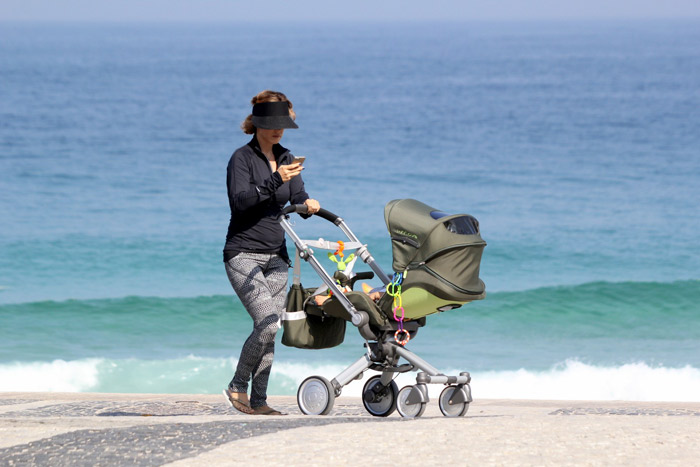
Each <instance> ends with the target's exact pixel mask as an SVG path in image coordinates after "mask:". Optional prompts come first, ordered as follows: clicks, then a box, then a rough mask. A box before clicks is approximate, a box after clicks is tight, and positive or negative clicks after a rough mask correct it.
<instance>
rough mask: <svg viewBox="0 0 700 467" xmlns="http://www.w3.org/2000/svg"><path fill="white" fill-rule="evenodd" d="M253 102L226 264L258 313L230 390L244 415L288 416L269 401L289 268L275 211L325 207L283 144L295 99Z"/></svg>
mask: <svg viewBox="0 0 700 467" xmlns="http://www.w3.org/2000/svg"><path fill="white" fill-rule="evenodd" d="M251 103H252V104H253V113H252V114H251V115H248V118H246V119H245V121H244V122H243V124H242V125H241V128H242V129H243V132H244V133H246V134H252V135H253V139H251V140H250V142H249V143H248V144H246V145H245V146H243V147H241V148H238V149H237V150H236V152H234V153H233V156H231V160H230V161H229V163H228V172H227V176H226V183H227V185H228V200H229V206H230V207H231V221H230V223H229V226H228V234H227V235H226V246H225V247H224V263H225V265H226V274H227V275H228V278H229V280H230V281H231V285H232V286H233V290H234V291H235V292H236V295H238V298H240V300H241V302H242V303H243V306H244V307H245V309H246V310H247V311H248V314H250V317H251V318H253V332H252V333H251V334H250V336H249V337H248V339H247V340H246V341H245V343H244V344H243V349H242V350H241V356H240V358H239V360H238V367H237V368H236V373H235V375H234V377H233V379H232V380H231V382H230V383H229V385H228V388H227V389H225V390H224V395H225V396H226V398H227V400H228V401H229V403H230V404H231V405H232V406H233V407H234V408H236V409H237V410H239V411H241V412H243V413H247V414H259V415H282V414H281V412H279V411H277V410H275V409H273V408H271V407H269V406H268V405H267V382H268V379H269V377H270V369H271V366H272V359H273V356H274V349H275V335H276V333H277V329H278V322H279V317H280V314H281V313H282V311H283V308H284V300H285V296H286V293H285V292H286V289H287V269H288V267H289V257H288V255H287V247H286V245H285V240H284V231H283V230H282V227H281V226H280V224H279V222H277V217H278V215H279V214H280V212H281V211H282V208H283V207H284V206H285V204H287V202H291V203H292V204H302V203H303V204H306V206H307V207H308V212H309V213H311V214H313V213H316V212H318V210H319V209H321V206H320V205H319V203H318V201H316V200H313V199H309V195H308V194H307V193H306V191H304V181H303V180H302V178H301V171H302V170H303V167H302V165H301V164H299V163H292V160H293V156H292V154H291V153H290V152H289V150H287V149H285V148H284V147H282V146H281V145H280V144H279V143H280V140H281V139H282V135H283V134H284V130H285V129H287V128H298V127H297V125H296V123H294V118H295V117H296V114H295V113H294V110H293V109H292V103H291V102H290V101H289V100H288V99H287V97H286V96H285V95H284V94H282V93H281V92H275V91H263V92H261V93H260V94H258V95H257V96H255V97H253V99H252V101H251ZM251 380H252V385H251V393H250V399H249V398H248V393H247V392H248V383H249V382H250V381H251Z"/></svg>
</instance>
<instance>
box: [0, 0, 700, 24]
mask: <svg viewBox="0 0 700 467" xmlns="http://www.w3.org/2000/svg"><path fill="white" fill-rule="evenodd" d="M688 17H694V18H698V17H700V1H698V0H636V1H635V0H479V1H475V0H432V1H431V0H350V1H344V2H335V1H332V0H271V1H259V2H254V1H252V0H247V1H240V0H197V1H194V0H2V1H0V21H3V20H4V21H262V20H275V21H284V20H287V21H338V20H352V21H356V20H370V19H371V20H379V21H387V20H399V21H414V20H459V21H465V20H551V19H636V18H688Z"/></svg>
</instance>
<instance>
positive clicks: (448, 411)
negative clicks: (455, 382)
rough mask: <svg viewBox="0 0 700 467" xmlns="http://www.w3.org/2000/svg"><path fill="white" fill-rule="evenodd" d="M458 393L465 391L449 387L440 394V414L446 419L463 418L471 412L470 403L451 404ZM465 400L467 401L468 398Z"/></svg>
mask: <svg viewBox="0 0 700 467" xmlns="http://www.w3.org/2000/svg"><path fill="white" fill-rule="evenodd" d="M457 391H463V389H461V388H459V387H457V386H447V387H446V388H445V389H443V390H442V392H441V393H440V399H439V400H438V402H439V405H440V412H442V414H443V415H444V416H445V417H462V416H464V415H466V414H467V410H469V402H453V403H452V404H450V399H452V398H453V397H454V396H455V395H456V392H457ZM464 398H465V399H466V397H464Z"/></svg>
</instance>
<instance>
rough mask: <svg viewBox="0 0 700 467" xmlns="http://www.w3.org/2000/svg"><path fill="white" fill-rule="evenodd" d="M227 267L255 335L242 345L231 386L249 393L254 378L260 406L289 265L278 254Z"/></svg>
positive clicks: (244, 257)
mask: <svg viewBox="0 0 700 467" xmlns="http://www.w3.org/2000/svg"><path fill="white" fill-rule="evenodd" d="M225 264H226V274H227V275H228V279H229V281H231V285H232V286H233V290H234V291H235V292H236V295H238V298H239V299H240V300H241V302H242V303H243V306H244V307H245V309H246V310H247V311H248V314H249V315H250V317H251V318H253V332H252V333H251V334H250V336H248V339H247V340H246V341H245V343H244V344H243V349H242V350H241V356H240V358H239V359H238V367H237V368H236V374H235V375H234V376H233V379H232V380H231V382H230V383H229V386H228V387H229V389H230V390H231V391H234V392H248V382H249V381H250V380H251V378H252V381H253V384H252V388H251V393H250V405H251V407H253V408H255V407H261V406H263V405H265V404H266V399H267V381H268V379H269V378H270V370H271V368H272V359H273V357H274V355H275V335H276V334H277V329H279V318H280V315H281V314H282V311H283V308H284V300H285V298H286V294H285V291H286V289H287V269H288V267H289V265H288V264H287V262H286V261H285V260H284V259H282V258H281V257H280V256H279V255H276V254H267V253H245V252H244V253H238V254H237V255H236V256H234V257H233V258H231V259H230V260H229V261H227V262H226V263H225Z"/></svg>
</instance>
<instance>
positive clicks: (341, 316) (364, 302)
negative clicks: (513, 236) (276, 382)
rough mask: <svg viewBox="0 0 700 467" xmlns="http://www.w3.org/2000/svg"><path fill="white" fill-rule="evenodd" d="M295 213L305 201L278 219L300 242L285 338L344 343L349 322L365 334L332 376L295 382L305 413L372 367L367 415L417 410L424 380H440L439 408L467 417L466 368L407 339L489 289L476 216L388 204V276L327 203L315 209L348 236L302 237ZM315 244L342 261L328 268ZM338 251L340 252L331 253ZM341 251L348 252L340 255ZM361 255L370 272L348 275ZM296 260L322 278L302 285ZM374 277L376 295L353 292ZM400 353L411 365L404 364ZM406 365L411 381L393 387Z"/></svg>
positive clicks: (318, 409)
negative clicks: (445, 367) (455, 371)
mask: <svg viewBox="0 0 700 467" xmlns="http://www.w3.org/2000/svg"><path fill="white" fill-rule="evenodd" d="M294 212H296V213H298V214H300V215H302V216H304V215H305V214H306V206H304V205H293V206H288V207H287V208H285V209H284V211H283V214H281V215H280V218H279V221H280V224H281V225H282V228H283V229H284V230H285V232H286V233H287V235H288V236H289V238H290V239H292V240H293V242H294V245H295V246H296V258H295V261H294V280H293V283H292V286H291V287H290V290H289V293H288V296H287V309H286V312H285V313H284V314H283V317H282V325H283V329H284V331H283V336H282V343H283V344H284V345H287V346H292V347H298V348H306V349H321V348H329V347H334V346H336V345H339V344H340V343H342V342H343V339H344V336H345V325H346V323H347V322H350V323H352V325H354V326H355V327H357V329H358V331H359V333H360V335H361V336H362V337H363V338H364V339H365V340H366V343H365V344H364V345H365V348H366V352H365V354H364V355H363V356H362V357H360V358H359V359H358V360H357V361H356V362H355V363H353V364H352V365H350V366H349V367H348V368H347V369H345V370H344V371H342V372H341V373H340V374H338V375H337V376H336V377H335V378H333V379H332V380H331V381H328V380H327V379H326V378H323V377H321V376H311V377H309V378H307V379H305V380H304V381H303V382H302V383H301V385H300V386H299V390H298V392H297V403H298V405H299V408H300V409H301V411H302V412H303V413H304V414H307V415H326V414H328V413H329V412H330V411H331V410H332V408H333V403H334V401H335V398H336V397H338V396H339V395H340V393H341V390H342V388H343V387H344V386H345V385H347V384H348V383H350V382H351V381H353V380H356V379H361V378H362V375H363V374H364V372H365V371H366V370H375V371H378V372H380V374H379V375H375V376H372V377H370V378H369V380H368V381H367V382H366V384H365V385H364V388H363V390H362V402H363V404H364V406H365V408H366V409H367V411H368V412H369V413H370V414H372V415H374V416H377V417H386V416H388V415H390V414H391V413H393V411H394V410H398V412H399V414H400V415H401V416H403V417H420V416H421V415H422V414H423V412H424V411H425V407H426V404H427V403H428V402H429V398H428V388H427V385H428V384H443V385H446V387H445V389H444V390H443V391H442V393H441V394H440V397H439V406H440V410H441V411H442V413H443V414H444V415H445V416H448V417H458V416H463V415H465V414H466V413H467V410H468V408H469V403H470V402H471V401H472V397H471V388H470V386H469V383H470V381H471V377H470V376H469V373H468V372H462V373H460V374H459V375H458V376H448V375H444V374H442V373H440V372H439V371H438V370H437V369H436V368H435V367H433V366H432V365H430V364H429V363H428V362H426V361H425V360H423V359H422V358H420V357H419V356H417V355H415V354H414V353H412V352H411V351H409V350H408V349H406V347H405V344H406V343H407V342H408V341H409V340H410V339H413V338H414V337H415V336H416V334H417V332H418V329H419V328H421V327H422V326H424V325H425V324H426V316H427V315H430V314H432V313H437V312H442V311H448V310H452V309H455V308H459V307H461V306H462V305H464V304H465V303H467V302H470V301H473V300H480V299H483V298H484V297H485V296H486V293H485V286H484V283H483V282H482V281H481V279H479V265H480V262H481V255H482V252H483V249H484V247H485V246H486V243H485V242H484V241H483V240H482V239H481V236H480V232H479V224H478V222H477V220H476V219H475V218H474V217H472V216H470V215H467V214H457V215H449V214H446V213H444V212H442V211H439V210H437V209H434V208H432V207H430V206H427V205H425V204H423V203H421V202H419V201H416V200H413V199H401V200H394V201H391V202H389V203H388V204H387V205H386V206H385V208H384V219H385V221H386V225H387V228H388V229H389V233H390V236H391V244H392V255H393V264H392V268H393V270H394V271H395V273H394V274H392V275H387V274H386V273H385V272H384V271H383V270H382V269H381V267H380V266H379V265H378V264H377V263H376V261H375V260H374V258H373V257H372V255H371V254H370V252H369V250H368V249H367V246H366V245H364V244H362V243H361V242H360V241H359V240H358V238H357V237H356V236H355V234H353V233H352V231H351V230H350V229H349V227H348V226H347V225H346V224H345V222H344V221H343V219H341V218H340V217H338V216H337V215H335V214H333V213H331V212H329V211H326V210H324V209H321V210H320V211H319V212H317V213H316V214H315V215H316V216H319V217H321V218H323V219H325V220H327V221H329V222H331V223H333V224H334V225H336V226H337V227H338V228H340V230H341V231H342V232H343V233H344V234H345V236H346V237H347V239H348V240H347V241H345V242H343V241H337V242H333V241H327V240H323V239H321V238H320V239H318V240H302V239H301V238H299V236H298V235H297V234H296V233H295V231H294V230H293V228H292V225H291V223H290V221H289V214H291V213H294ZM315 250H328V251H329V253H328V257H329V258H331V259H333V260H334V261H335V262H337V263H338V267H337V270H336V271H335V272H334V274H333V275H330V274H328V272H326V270H325V269H324V268H323V266H321V263H320V262H319V260H318V259H317V257H316V253H315ZM330 252H335V254H333V253H330ZM339 252H340V254H341V258H340V259H338V258H336V255H337V254H338V253H339ZM343 252H345V253H350V252H351V253H350V254H349V255H348V256H347V257H345V256H344V254H343ZM358 258H359V259H360V260H362V261H363V262H364V263H365V264H366V265H367V266H369V268H370V269H371V270H372V271H371V272H369V271H368V272H360V273H355V272H353V271H352V269H353V267H354V264H355V262H356V260H357V259H358ZM300 260H303V261H305V262H307V263H308V264H309V265H310V266H311V267H312V268H313V269H314V270H315V271H316V273H317V274H318V275H319V277H320V278H321V279H322V280H323V284H324V285H322V286H321V287H319V288H317V289H304V288H303V287H302V286H301V282H300V274H299V271H300V263H301V261H300ZM375 274H376V275H377V277H378V278H379V279H380V280H381V281H382V283H383V284H384V286H385V287H386V292H385V293H384V294H383V295H382V296H381V298H379V299H378V301H376V302H375V301H374V300H372V299H371V298H370V297H369V295H368V294H366V293H363V292H355V291H353V290H352V289H353V286H354V284H355V282H356V281H357V280H365V279H372V278H373V277H374V275H375ZM328 292H330V298H329V299H327V300H326V301H324V302H323V303H322V304H320V305H318V304H317V303H316V300H314V295H317V294H319V293H323V294H327V293H328ZM402 358H403V359H404V360H406V362H407V363H402V364H401V363H400V359H402ZM409 371H418V374H417V377H416V384H415V385H409V386H406V387H404V388H402V389H401V390H399V389H398V387H397V384H396V382H395V381H394V377H395V375H397V374H398V373H404V372H409Z"/></svg>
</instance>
